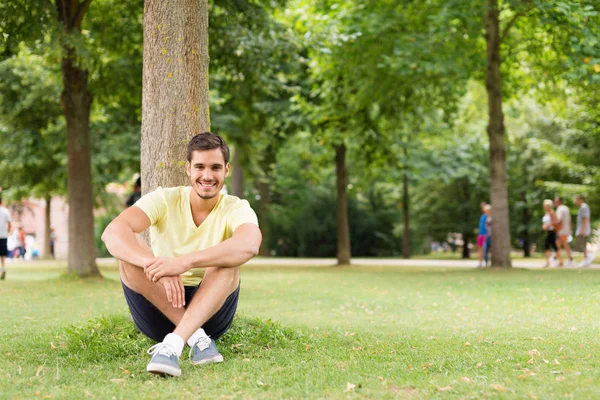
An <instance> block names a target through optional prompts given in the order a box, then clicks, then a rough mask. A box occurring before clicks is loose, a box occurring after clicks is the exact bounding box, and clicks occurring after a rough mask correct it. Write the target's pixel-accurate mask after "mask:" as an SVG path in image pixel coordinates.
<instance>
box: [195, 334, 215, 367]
mask: <svg viewBox="0 0 600 400" xmlns="http://www.w3.org/2000/svg"><path fill="white" fill-rule="evenodd" d="M190 360H191V361H192V364H194V365H199V364H209V363H220V362H223V356H222V355H221V354H219V350H217V345H216V344H215V341H214V340H212V339H211V338H210V337H208V336H206V337H201V338H200V339H198V341H197V342H196V343H195V344H194V345H193V346H192V348H191V349H190Z"/></svg>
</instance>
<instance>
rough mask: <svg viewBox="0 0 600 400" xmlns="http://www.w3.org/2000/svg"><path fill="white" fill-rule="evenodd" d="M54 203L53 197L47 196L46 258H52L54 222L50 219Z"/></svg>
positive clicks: (45, 221)
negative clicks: (51, 246) (51, 245)
mask: <svg viewBox="0 0 600 400" xmlns="http://www.w3.org/2000/svg"><path fill="white" fill-rule="evenodd" d="M51 205H52V197H50V196H46V213H45V218H44V250H43V252H42V254H43V255H44V258H50V256H51V255H52V254H51V252H50V234H51V230H52V222H51V220H50V211H51V210H50V206H51Z"/></svg>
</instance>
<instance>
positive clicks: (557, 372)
mask: <svg viewBox="0 0 600 400" xmlns="http://www.w3.org/2000/svg"><path fill="white" fill-rule="evenodd" d="M550 373H551V374H562V373H563V372H562V371H550Z"/></svg>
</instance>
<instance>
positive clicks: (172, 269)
mask: <svg viewBox="0 0 600 400" xmlns="http://www.w3.org/2000/svg"><path fill="white" fill-rule="evenodd" d="M189 269H190V268H189V266H188V263H186V262H185V261H184V260H183V259H182V258H181V257H174V258H172V257H157V258H155V259H154V260H153V261H152V263H151V264H150V265H147V266H145V267H144V272H145V273H146V277H147V278H148V280H150V281H152V282H157V281H158V280H159V279H160V278H162V277H165V276H179V275H181V274H183V273H184V272H187V271H188V270H189Z"/></svg>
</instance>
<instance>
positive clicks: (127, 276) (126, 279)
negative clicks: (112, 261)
mask: <svg viewBox="0 0 600 400" xmlns="http://www.w3.org/2000/svg"><path fill="white" fill-rule="evenodd" d="M117 261H118V263H119V275H120V276H121V281H122V282H123V283H124V284H125V285H126V286H127V287H128V288H130V289H133V290H136V286H137V285H136V284H135V283H136V281H137V278H138V275H137V274H136V272H137V271H136V269H139V267H136V266H135V265H131V264H129V263H128V262H125V261H122V260H117Z"/></svg>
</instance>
